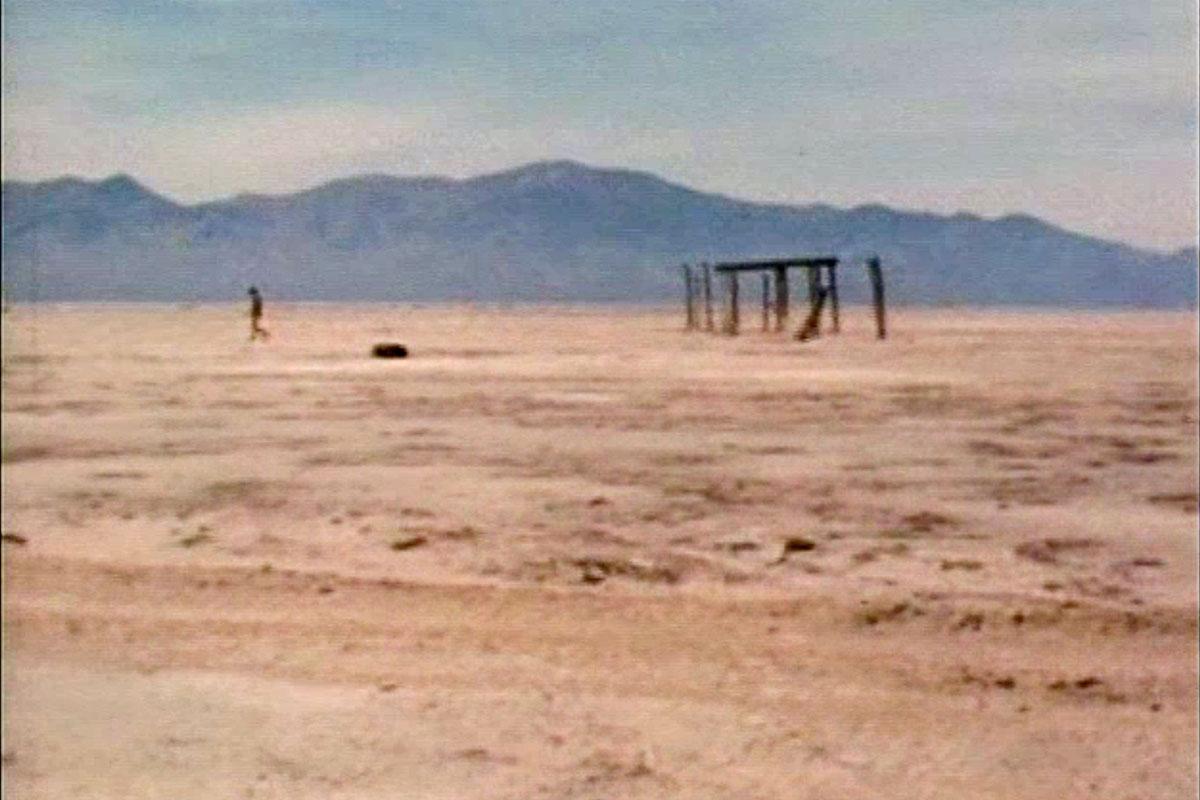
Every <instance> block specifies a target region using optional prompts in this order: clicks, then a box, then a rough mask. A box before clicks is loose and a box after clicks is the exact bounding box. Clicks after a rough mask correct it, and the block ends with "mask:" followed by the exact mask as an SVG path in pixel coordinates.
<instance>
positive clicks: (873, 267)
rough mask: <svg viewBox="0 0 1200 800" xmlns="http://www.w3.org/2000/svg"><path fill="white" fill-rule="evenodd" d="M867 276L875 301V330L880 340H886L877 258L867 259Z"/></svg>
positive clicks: (880, 269) (880, 277) (880, 274)
mask: <svg viewBox="0 0 1200 800" xmlns="http://www.w3.org/2000/svg"><path fill="white" fill-rule="evenodd" d="M867 275H868V277H870V279H871V294H872V296H873V297H874V300H875V330H876V335H877V336H878V337H879V338H880V339H886V338H887V318H886V313H885V311H884V307H883V269H882V268H881V267H880V266H879V259H878V258H870V259H867Z"/></svg>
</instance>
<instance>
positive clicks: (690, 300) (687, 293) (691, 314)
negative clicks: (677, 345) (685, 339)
mask: <svg viewBox="0 0 1200 800" xmlns="http://www.w3.org/2000/svg"><path fill="white" fill-rule="evenodd" d="M683 294H684V304H685V308H686V309H687V324H686V326H685V327H686V329H687V330H689V331H690V330H695V328H696V303H695V301H696V292H695V289H694V288H693V286H692V268H691V267H690V266H688V265H687V264H684V265H683Z"/></svg>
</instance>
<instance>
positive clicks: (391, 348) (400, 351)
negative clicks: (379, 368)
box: [371, 342, 408, 358]
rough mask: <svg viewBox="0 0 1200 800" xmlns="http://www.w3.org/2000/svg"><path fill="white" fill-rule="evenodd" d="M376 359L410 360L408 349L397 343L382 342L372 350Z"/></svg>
mask: <svg viewBox="0 0 1200 800" xmlns="http://www.w3.org/2000/svg"><path fill="white" fill-rule="evenodd" d="M371 355H372V356H374V357H375V358H408V348H407V347H405V346H404V345H402V344H396V343H395V342H380V343H379V344H377V345H375V346H374V347H372V348H371Z"/></svg>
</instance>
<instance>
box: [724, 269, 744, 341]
mask: <svg viewBox="0 0 1200 800" xmlns="http://www.w3.org/2000/svg"><path fill="white" fill-rule="evenodd" d="M740 317H741V314H740V309H739V308H738V274H737V272H730V273H729V327H728V329H727V330H726V333H728V334H729V335H730V336H737V335H738V328H739V325H740V323H741V319H740Z"/></svg>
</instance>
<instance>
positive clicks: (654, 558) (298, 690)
mask: <svg viewBox="0 0 1200 800" xmlns="http://www.w3.org/2000/svg"><path fill="white" fill-rule="evenodd" d="M268 313H269V317H268V320H267V323H268V326H269V327H270V328H271V329H272V330H273V332H274V338H273V339H272V340H271V341H270V342H269V343H266V344H257V345H251V344H250V343H249V342H248V341H247V340H246V333H247V321H246V318H245V316H244V309H243V308H241V307H236V308H235V307H195V308H171V307H165V306H163V307H144V308H129V307H125V308H122V307H76V308H62V307H59V308H51V307H40V308H31V307H18V308H14V309H12V310H11V311H10V312H9V313H7V314H6V315H4V317H3V323H2V324H3V344H4V353H3V390H4V391H3V466H4V468H3V501H4V502H3V517H2V523H3V533H4V543H3V548H2V549H3V577H4V581H3V620H4V634H3V637H4V638H3V655H4V664H3V689H4V695H3V697H4V699H3V778H4V791H5V796H6V797H11V798H22V800H24V799H25V798H40V797H111V798H141V797H145V798H165V797H171V798H190V797H204V798H210V797H211V798H234V797H246V798H249V797H256V798H267V797H272V798H300V797H305V798H307V797H312V798H402V797H412V798H472V797H480V798H513V799H514V800H515V799H516V798H649V797H686V798H738V799H739V800H740V799H743V798H868V797H870V798H882V797H888V798H890V797H896V798H935V797H937V798H974V797H989V798H990V797H995V798H1000V797H1004V798H1055V799H1060V798H1085V797H1086V798H1093V797H1103V798H1138V799H1139V800H1144V799H1145V798H1183V797H1189V796H1192V797H1194V796H1195V794H1196V791H1197V772H1196V769H1197V755H1196V746H1197V741H1196V738H1197V737H1196V714H1197V660H1196V647H1197V589H1196V586H1197V583H1196V582H1197V567H1196V564H1197V527H1196V526H1197V498H1196V483H1197V453H1196V435H1197V420H1196V403H1197V394H1196V386H1195V383H1194V370H1195V364H1196V358H1197V349H1196V332H1195V325H1196V318H1195V316H1194V315H1190V314H1177V315H1171V314H1132V313H1131V314H1109V315H1100V314H1065V313H1064V314H1050V313H1046V314H1033V313H1028V314H1027V313H982V312H966V311H951V310H943V311H920V312H917V311H908V310H905V309H897V310H896V311H894V312H893V315H892V320H891V326H892V329H893V331H894V335H893V336H892V338H890V339H889V340H887V341H886V342H877V341H875V340H874V338H873V337H872V331H871V327H870V326H871V320H870V315H869V312H868V311H867V310H865V309H859V308H850V309H843V319H844V326H845V330H844V331H843V333H842V334H841V335H840V336H838V337H824V338H822V339H820V340H818V341H815V342H810V343H805V344H800V343H797V342H794V341H791V340H789V339H787V338H782V337H776V336H767V335H763V334H761V333H759V332H757V331H756V330H748V331H746V332H745V333H744V335H742V336H740V337H737V338H731V337H725V336H714V335H707V334H703V333H685V332H683V331H682V330H681V329H680V328H681V324H680V323H681V319H680V316H681V315H680V314H679V313H677V312H676V311H674V310H671V311H670V312H668V311H646V310H619V309H565V308H558V309H548V308H527V309H510V310H494V309H493V310H488V309H477V308H468V307H454V308H433V307H425V308H409V307H392V306H382V305H379V306H340V307H339V306H323V305H314V306H301V305H293V306H269V308H268ZM749 327H751V328H753V327H755V326H754V324H753V322H752V323H751V325H750V326H749ZM384 340H396V341H401V342H404V343H405V344H407V345H408V346H409V348H410V349H411V351H412V354H413V355H412V357H411V358H410V359H408V360H403V361H380V360H373V359H371V358H369V357H367V353H368V351H369V349H370V346H371V345H372V344H373V343H374V342H377V341H384Z"/></svg>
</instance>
